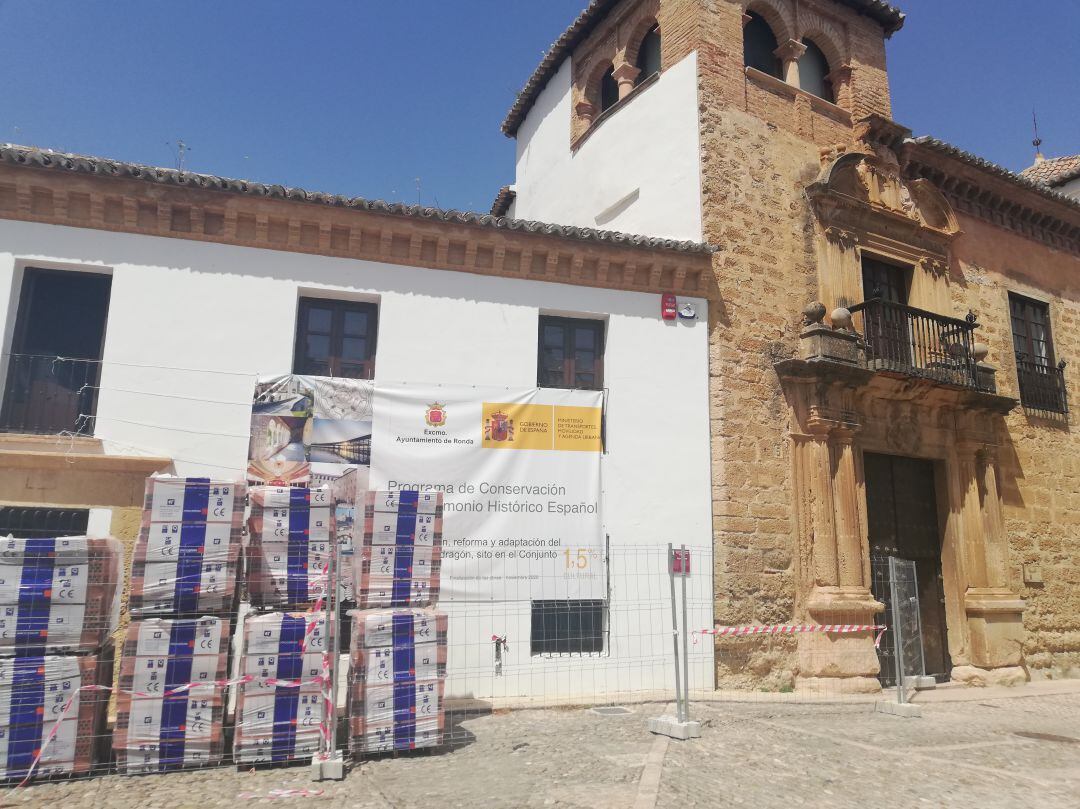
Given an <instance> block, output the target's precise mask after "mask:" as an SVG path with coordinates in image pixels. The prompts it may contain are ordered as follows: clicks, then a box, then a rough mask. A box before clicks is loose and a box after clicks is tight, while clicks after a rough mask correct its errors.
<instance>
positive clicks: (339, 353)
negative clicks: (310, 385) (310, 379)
mask: <svg viewBox="0 0 1080 809" xmlns="http://www.w3.org/2000/svg"><path fill="white" fill-rule="evenodd" d="M378 326H379V307H378V306H376V305H375V304H373V303H355V302H353V301H331V300H323V299H322V298H301V299H300V313H299V318H298V322H297V327H296V354H295V358H294V361H293V372H294V373H297V374H307V375H310V376H334V377H342V378H346V379H374V378H375V341H376V337H377V334H378Z"/></svg>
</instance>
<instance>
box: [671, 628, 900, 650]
mask: <svg viewBox="0 0 1080 809" xmlns="http://www.w3.org/2000/svg"><path fill="white" fill-rule="evenodd" d="M886 629H888V627H885V626H881V625H879V624H774V625H772V626H718V627H715V628H713V629H701V630H695V631H694V632H693V633H691V634H692V635H693V637H694V643H695V644H697V643H699V642H700V639H699V638H698V636H699V635H716V636H718V637H726V638H745V637H749V636H751V635H802V634H805V633H810V632H824V633H828V634H831V635H852V634H855V633H857V632H877V636H876V637H875V638H874V647H875V648H879V647H880V646H881V638H882V636H883V635H884V634H885V630H886Z"/></svg>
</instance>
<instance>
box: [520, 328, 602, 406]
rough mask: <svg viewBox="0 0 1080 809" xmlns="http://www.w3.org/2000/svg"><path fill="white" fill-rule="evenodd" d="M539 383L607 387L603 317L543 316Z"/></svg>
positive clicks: (541, 385)
mask: <svg viewBox="0 0 1080 809" xmlns="http://www.w3.org/2000/svg"><path fill="white" fill-rule="evenodd" d="M536 384H537V386H538V387H541V388H573V389H578V390H601V389H603V387H604V323H603V321H601V320H579V319H576V318H568V317H541V318H540V340H539V358H538V363H537V375H536Z"/></svg>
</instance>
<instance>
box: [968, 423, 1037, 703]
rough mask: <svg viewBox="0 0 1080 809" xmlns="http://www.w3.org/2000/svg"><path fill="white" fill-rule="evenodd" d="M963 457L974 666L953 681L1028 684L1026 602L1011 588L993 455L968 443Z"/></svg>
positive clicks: (969, 649)
mask: <svg viewBox="0 0 1080 809" xmlns="http://www.w3.org/2000/svg"><path fill="white" fill-rule="evenodd" d="M958 452H959V460H958V464H957V465H958V470H957V471H958V473H959V476H960V484H961V491H962V492H963V511H962V513H961V518H962V524H961V528H962V531H963V538H964V542H963V547H964V568H965V573H966V579H967V583H968V587H967V592H966V593H965V594H964V614H965V616H966V618H967V627H966V629H967V636H968V652H969V655H968V657H969V660H970V665H962V666H957V667H956V668H954V669H953V672H952V677H953V679H954V680H958V681H960V682H967V683H971V684H973V685H1016V684H1020V683H1024V682H1026V681H1027V674H1026V673H1025V671H1024V669H1023V668H1022V667H1021V663H1022V662H1023V643H1024V622H1023V619H1024V601H1023V599H1021V598H1019V597H1018V596H1017V595H1016V594H1015V593H1013V592H1012V590H1010V589H1009V587H1008V575H1007V573H1008V570H1007V565H1008V551H1007V549H1006V545H1005V536H1004V521H1003V519H1002V514H1001V495H1000V492H999V491H998V484H997V469H996V467H995V464H994V457H993V451H992V449H990V448H988V447H986V446H985V445H981V444H972V443H963V444H961V445H959V447H958Z"/></svg>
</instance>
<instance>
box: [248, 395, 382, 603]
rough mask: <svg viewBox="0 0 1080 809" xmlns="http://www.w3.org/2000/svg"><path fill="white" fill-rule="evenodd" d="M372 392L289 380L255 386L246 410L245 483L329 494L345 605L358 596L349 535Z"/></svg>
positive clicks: (367, 454)
mask: <svg viewBox="0 0 1080 809" xmlns="http://www.w3.org/2000/svg"><path fill="white" fill-rule="evenodd" d="M374 391H375V383H374V382H372V381H371V380H368V379H331V378H329V377H319V376H297V375H294V374H286V375H283V376H274V377H268V378H264V379H260V380H259V382H258V384H257V385H256V386H255V395H254V398H253V401H252V405H251V440H250V444H249V447H248V469H247V479H248V484H249V485H252V486H296V487H301V488H311V489H318V488H321V487H323V486H327V487H329V488H330V492H331V495H332V497H333V498H334V500H335V501H336V502H337V512H336V523H337V541H338V546H339V548H340V550H341V574H342V575H341V597H342V598H343V599H345V600H346V601H352V600H353V599H354V597H355V593H354V592H353V573H352V571H353V563H354V543H353V540H354V537H353V533H354V530H355V524H356V518H357V515H356V503H357V502H358V500H359V498H360V497H361V496H362V495H363V494H364V492H366V491H367V488H368V467H369V466H370V463H371V421H372V405H373V401H374ZM360 518H361V522H362V519H363V514H362V513H361V514H360Z"/></svg>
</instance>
